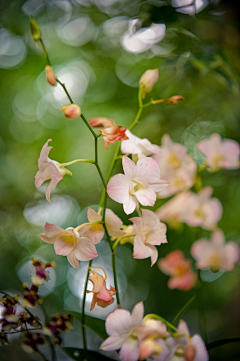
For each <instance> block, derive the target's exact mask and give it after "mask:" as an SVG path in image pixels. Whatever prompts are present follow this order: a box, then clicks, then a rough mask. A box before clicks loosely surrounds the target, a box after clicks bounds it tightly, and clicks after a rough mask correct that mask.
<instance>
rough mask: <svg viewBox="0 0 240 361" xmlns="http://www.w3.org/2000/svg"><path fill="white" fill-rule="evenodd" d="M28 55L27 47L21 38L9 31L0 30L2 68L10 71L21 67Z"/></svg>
mask: <svg viewBox="0 0 240 361" xmlns="http://www.w3.org/2000/svg"><path fill="white" fill-rule="evenodd" d="M26 53H27V49H26V45H25V43H24V41H23V39H22V38H21V36H15V35H13V34H12V33H11V32H10V31H8V30H7V29H4V28H2V29H0V68H3V69H10V68H13V67H15V66H17V65H19V64H20V63H21V62H22V61H23V60H24V59H25V56H26Z"/></svg>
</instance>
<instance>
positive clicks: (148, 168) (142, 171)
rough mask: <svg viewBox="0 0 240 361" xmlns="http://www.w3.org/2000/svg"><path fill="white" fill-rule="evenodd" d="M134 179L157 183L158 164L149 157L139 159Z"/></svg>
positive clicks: (158, 174)
mask: <svg viewBox="0 0 240 361" xmlns="http://www.w3.org/2000/svg"><path fill="white" fill-rule="evenodd" d="M135 178H139V179H142V180H143V181H145V182H147V183H157V182H158V181H159V178H160V168H159V165H158V162H157V161H156V160H155V159H153V158H151V157H149V158H142V159H139V160H138V162H137V167H136V172H135Z"/></svg>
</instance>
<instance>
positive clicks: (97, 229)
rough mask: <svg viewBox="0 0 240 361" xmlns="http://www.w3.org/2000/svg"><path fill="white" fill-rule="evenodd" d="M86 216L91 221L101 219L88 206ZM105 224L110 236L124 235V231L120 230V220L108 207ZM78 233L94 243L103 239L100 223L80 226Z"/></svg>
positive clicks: (102, 228) (103, 231)
mask: <svg viewBox="0 0 240 361" xmlns="http://www.w3.org/2000/svg"><path fill="white" fill-rule="evenodd" d="M87 217H88V220H89V222H91V223H92V222H98V221H101V220H102V216H101V215H100V214H99V213H97V212H95V211H94V209H92V208H90V207H89V208H88V211H87ZM105 224H106V227H107V231H108V234H109V235H110V236H111V237H121V236H123V235H124V231H123V230H121V226H122V225H123V222H122V220H121V219H120V218H119V217H118V216H117V215H116V214H115V213H114V212H113V211H112V210H111V209H109V208H107V209H106V215H105ZM79 233H80V235H81V236H83V237H87V238H89V239H91V241H92V242H93V243H94V244H98V243H100V242H101V240H102V239H103V237H104V233H105V230H104V227H103V225H102V224H94V225H86V226H84V227H81V228H80V229H79Z"/></svg>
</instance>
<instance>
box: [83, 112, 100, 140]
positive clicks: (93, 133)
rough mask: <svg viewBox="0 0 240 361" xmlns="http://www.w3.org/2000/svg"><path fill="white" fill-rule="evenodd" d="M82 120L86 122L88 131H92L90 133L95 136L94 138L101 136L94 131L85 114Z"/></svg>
mask: <svg viewBox="0 0 240 361" xmlns="http://www.w3.org/2000/svg"><path fill="white" fill-rule="evenodd" d="M81 118H82V120H83V121H84V123H85V124H86V126H87V127H88V129H89V130H90V132H91V133H92V135H93V136H94V138H98V137H99V135H98V134H96V133H95V132H94V131H93V129H92V127H91V125H90V124H89V123H88V121H87V119H86V118H85V117H84V115H83V113H82V114H81Z"/></svg>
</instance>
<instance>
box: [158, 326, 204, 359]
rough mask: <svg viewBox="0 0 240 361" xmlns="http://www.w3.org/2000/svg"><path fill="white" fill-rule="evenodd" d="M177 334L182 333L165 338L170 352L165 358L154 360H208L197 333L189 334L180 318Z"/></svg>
mask: <svg viewBox="0 0 240 361" xmlns="http://www.w3.org/2000/svg"><path fill="white" fill-rule="evenodd" d="M177 334H179V335H182V336H181V337H170V338H169V339H167V340H166V343H167V345H168V347H169V348H170V350H171V353H170V354H169V355H168V357H167V358H166V359H158V358H156V359H155V360H159V361H160V360H161V361H165V360H169V361H170V360H171V361H173V360H174V361H175V360H177V359H179V361H180V360H181V361H185V360H186V361H208V360H209V356H208V352H207V349H206V346H205V344H204V342H203V340H202V337H201V336H200V335H199V334H194V335H193V336H192V337H191V336H190V332H189V329H188V326H187V324H186V322H185V321H183V320H181V321H180V322H179V324H178V328H177Z"/></svg>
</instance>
